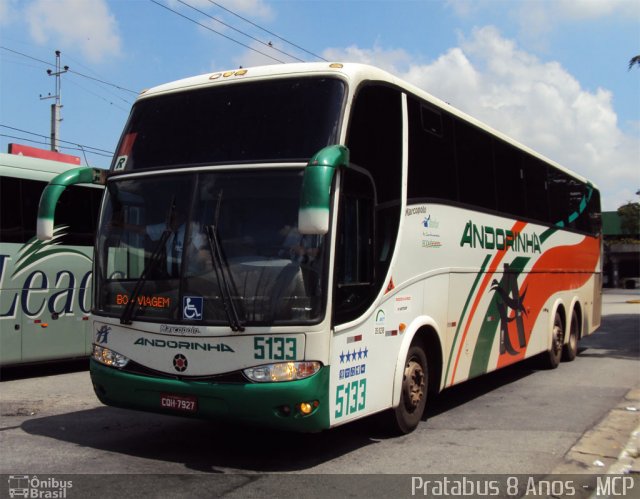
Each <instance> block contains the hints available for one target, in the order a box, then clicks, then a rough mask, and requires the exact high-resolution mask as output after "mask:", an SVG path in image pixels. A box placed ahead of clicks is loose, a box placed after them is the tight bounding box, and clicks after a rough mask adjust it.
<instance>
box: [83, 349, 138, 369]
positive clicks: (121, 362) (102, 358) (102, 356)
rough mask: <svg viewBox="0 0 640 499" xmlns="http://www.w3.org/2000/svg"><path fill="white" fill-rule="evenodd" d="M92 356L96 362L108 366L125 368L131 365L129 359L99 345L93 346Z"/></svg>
mask: <svg viewBox="0 0 640 499" xmlns="http://www.w3.org/2000/svg"><path fill="white" fill-rule="evenodd" d="M91 355H92V357H93V358H94V360H97V361H98V362H100V363H101V364H104V365H106V366H111V367H124V366H126V365H127V364H128V363H129V358H128V357H125V356H124V355H122V354H119V353H118V352H114V351H113V350H109V349H108V348H104V347H101V346H98V345H93V353H92V354H91Z"/></svg>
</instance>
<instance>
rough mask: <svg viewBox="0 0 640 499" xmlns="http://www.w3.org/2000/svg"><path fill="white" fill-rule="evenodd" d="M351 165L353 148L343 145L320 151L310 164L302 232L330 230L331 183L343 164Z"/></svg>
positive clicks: (306, 173) (301, 215)
mask: <svg viewBox="0 0 640 499" xmlns="http://www.w3.org/2000/svg"><path fill="white" fill-rule="evenodd" d="M348 165H349V149H347V148H346V147H344V146H341V145H334V146H328V147H325V148H324V149H321V150H320V151H318V152H317V153H316V154H315V155H314V156H313V157H312V158H311V159H310V160H309V162H308V163H307V166H306V168H305V170H304V176H303V179H302V196H301V198H300V209H299V211H298V232H300V234H311V235H324V234H326V233H327V232H329V214H330V207H331V183H332V182H333V176H334V173H335V171H336V169H338V168H339V167H341V166H344V167H346V166H348Z"/></svg>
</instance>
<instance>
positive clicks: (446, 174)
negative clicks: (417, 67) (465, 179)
mask: <svg viewBox="0 0 640 499" xmlns="http://www.w3.org/2000/svg"><path fill="white" fill-rule="evenodd" d="M408 113H409V179H408V183H407V198H408V199H420V198H438V199H446V200H457V199H458V188H457V187H458V181H457V174H456V166H455V162H454V154H453V127H452V120H451V116H450V115H448V114H446V113H443V112H441V111H440V110H438V109H435V108H432V107H431V106H428V105H426V104H421V103H420V102H419V101H418V100H416V99H414V98H409V99H408Z"/></svg>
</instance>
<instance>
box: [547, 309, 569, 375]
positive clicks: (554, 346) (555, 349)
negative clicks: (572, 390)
mask: <svg viewBox="0 0 640 499" xmlns="http://www.w3.org/2000/svg"><path fill="white" fill-rule="evenodd" d="M563 344H564V326H563V323H562V316H561V315H560V312H559V311H558V312H556V315H555V317H554V318H553V328H552V329H551V348H549V351H548V352H546V353H544V354H543V360H544V367H546V368H547V369H555V368H556V367H558V365H559V364H560V359H561V358H562V347H563Z"/></svg>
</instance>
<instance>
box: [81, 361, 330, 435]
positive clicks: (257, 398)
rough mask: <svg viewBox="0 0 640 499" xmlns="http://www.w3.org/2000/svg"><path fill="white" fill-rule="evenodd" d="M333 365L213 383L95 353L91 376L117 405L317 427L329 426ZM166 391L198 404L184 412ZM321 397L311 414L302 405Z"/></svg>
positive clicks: (287, 427) (306, 428)
mask: <svg viewBox="0 0 640 499" xmlns="http://www.w3.org/2000/svg"><path fill="white" fill-rule="evenodd" d="M329 369H330V368H329V367H323V368H321V369H320V371H318V372H317V373H316V374H314V375H313V376H310V377H309V378H307V379H303V380H297V381H287V382H281V383H213V382H207V381H189V380H178V379H169V378H156V377H150V376H141V375H138V374H132V373H127V372H123V371H120V370H118V369H115V368H112V367H107V366H104V365H102V364H100V363H98V362H96V361H95V360H93V359H92V360H91V381H92V383H93V389H94V391H95V393H96V395H97V396H98V398H99V399H100V401H101V402H102V403H103V404H106V405H111V406H114V407H122V408H126V409H135V410H141V411H148V412H157V413H162V414H171V415H180V416H188V417H196V418H201V419H213V420H228V421H234V422H242V423H245V424H251V425H257V426H267V427H272V428H279V429H284V430H292V431H299V432H315V431H320V430H324V429H327V428H328V427H329V396H328V394H329ZM165 393H170V394H176V395H181V396H191V397H197V400H198V407H197V410H196V411H195V412H194V413H184V412H177V411H175V410H171V409H167V408H163V407H161V405H160V398H161V394H165ZM316 400H317V401H318V402H319V404H318V406H317V407H316V408H315V409H314V410H313V411H312V412H311V413H310V414H308V415H303V414H302V413H300V412H299V411H298V410H297V406H298V404H300V403H301V402H312V401H316ZM283 407H289V412H288V413H287V411H286V410H283Z"/></svg>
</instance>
